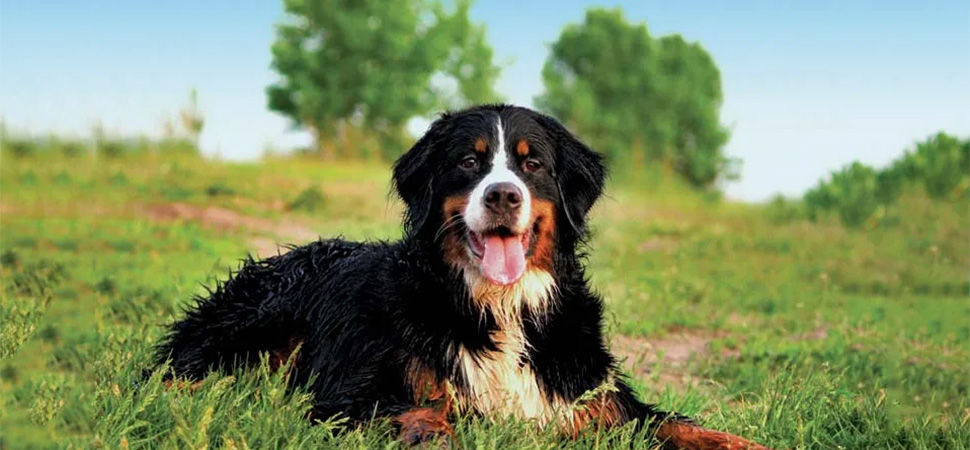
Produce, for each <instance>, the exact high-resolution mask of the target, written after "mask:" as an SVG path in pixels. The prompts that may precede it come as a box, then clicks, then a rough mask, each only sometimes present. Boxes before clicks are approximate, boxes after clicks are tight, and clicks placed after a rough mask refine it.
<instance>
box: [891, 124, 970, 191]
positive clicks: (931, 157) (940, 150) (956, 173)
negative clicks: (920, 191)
mask: <svg viewBox="0 0 970 450" xmlns="http://www.w3.org/2000/svg"><path fill="white" fill-rule="evenodd" d="M903 159H904V161H905V163H904V164H903V166H904V167H905V168H908V172H909V174H910V176H911V177H912V178H915V179H916V180H919V181H920V182H922V184H923V186H924V187H925V188H926V193H927V194H929V195H930V196H931V197H934V198H943V197H948V196H950V195H954V194H957V193H958V190H957V188H958V187H959V186H961V185H962V186H963V188H964V189H962V190H960V193H963V192H964V191H965V189H966V187H967V179H968V177H970V139H968V140H964V141H962V142H961V141H960V140H959V139H957V138H955V137H953V136H950V135H947V134H946V133H942V132H941V133H937V134H936V135H935V136H933V137H931V138H929V139H927V140H926V141H923V142H920V143H918V144H917V145H916V151H915V152H914V153H907V154H906V156H904V157H903Z"/></svg>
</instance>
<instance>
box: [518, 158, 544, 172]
mask: <svg viewBox="0 0 970 450" xmlns="http://www.w3.org/2000/svg"><path fill="white" fill-rule="evenodd" d="M541 168H542V162H540V161H539V160H538V159H532V158H529V159H527V160H525V162H524V163H522V170H525V171H526V172H535V171H537V170H539V169H541Z"/></svg>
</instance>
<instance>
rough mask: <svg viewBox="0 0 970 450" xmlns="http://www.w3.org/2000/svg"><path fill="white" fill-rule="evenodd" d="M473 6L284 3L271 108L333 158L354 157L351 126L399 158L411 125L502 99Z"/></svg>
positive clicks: (327, 0)
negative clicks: (472, 13) (464, 106)
mask: <svg viewBox="0 0 970 450" xmlns="http://www.w3.org/2000/svg"><path fill="white" fill-rule="evenodd" d="M469 7H470V1H469V0H458V1H456V2H455V4H454V8H453V10H451V11H449V10H447V9H446V8H445V7H444V6H443V5H442V4H441V3H438V2H436V1H431V0H405V1H393V2H387V1H382V0H284V8H285V10H286V13H287V15H288V17H287V19H286V20H285V21H284V22H283V23H281V24H279V25H278V26H277V37H276V41H275V42H274V43H273V46H272V54H273V61H272V67H273V68H274V69H275V70H276V71H277V72H278V73H279V75H280V80H279V81H278V82H277V83H275V84H273V85H271V86H269V87H268V88H267V95H268V98H269V108H270V109H271V110H274V111H277V112H280V113H282V114H284V115H286V116H288V117H290V118H291V119H293V121H294V122H295V123H296V124H297V125H299V126H303V127H306V128H307V129H309V130H311V131H312V132H313V133H314V135H315V137H316V140H317V143H318V145H319V146H320V148H321V150H322V151H323V152H324V154H325V155H328V156H335V155H337V156H339V155H342V154H346V153H348V151H349V149H347V148H346V147H347V146H348V142H347V139H346V135H347V133H348V128H354V129H364V130H366V131H367V132H368V133H370V134H375V135H376V136H378V137H379V139H380V141H381V144H382V145H381V148H382V152H383V154H384V156H388V157H390V156H392V155H394V154H396V153H397V152H398V151H400V150H401V149H402V148H403V146H402V145H401V144H402V142H401V141H402V140H403V139H404V137H405V130H404V125H405V123H406V122H407V121H408V120H409V119H411V118H413V117H415V116H422V115H427V114H430V113H431V112H432V111H434V110H437V109H441V108H449V107H456V106H460V105H462V104H465V103H478V102H485V101H495V100H496V99H497V95H496V93H495V92H494V90H493V87H492V86H493V82H494V80H495V78H496V77H497V76H498V73H499V69H498V67H497V66H495V65H494V64H493V63H492V49H491V47H490V46H489V45H488V44H487V42H486V41H485V29H484V27H483V26H481V25H477V24H473V23H472V22H471V21H470V19H469V17H468V10H469ZM433 79H434V80H435V82H433V81H432V80H433ZM442 80H450V81H449V82H442ZM449 84H453V85H455V86H456V87H455V88H453V89H448V86H449Z"/></svg>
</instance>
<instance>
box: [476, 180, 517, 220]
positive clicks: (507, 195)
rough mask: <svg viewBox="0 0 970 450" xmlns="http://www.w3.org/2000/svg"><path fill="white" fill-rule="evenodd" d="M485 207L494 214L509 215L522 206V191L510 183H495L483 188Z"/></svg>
mask: <svg viewBox="0 0 970 450" xmlns="http://www.w3.org/2000/svg"><path fill="white" fill-rule="evenodd" d="M485 206H486V207H487V208H488V209H490V210H492V211H493V212H496V213H500V214H501V213H509V212H513V211H515V210H517V209H519V206H522V191H520V190H519V188H518V187H516V186H515V185H514V184H512V183H508V182H504V183H495V184H491V185H489V186H488V187H487V188H485Z"/></svg>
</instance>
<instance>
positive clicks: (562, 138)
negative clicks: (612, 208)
mask: <svg viewBox="0 0 970 450" xmlns="http://www.w3.org/2000/svg"><path fill="white" fill-rule="evenodd" d="M604 170H605V169H604V167H603V163H602V157H601V156H600V155H599V154H597V153H595V152H594V151H592V150H590V148H589V147H587V146H586V145H584V144H583V143H582V142H580V141H579V140H578V139H576V137H574V136H573V135H572V134H571V133H570V132H569V131H568V130H566V129H565V128H564V127H563V126H562V125H561V124H560V123H559V122H558V121H556V120H555V119H553V118H551V117H548V116H545V115H542V114H539V113H537V112H534V111H531V110H528V109H525V108H519V107H513V106H505V105H495V106H480V107H475V108H472V109H468V110H465V111H460V112H455V113H447V114H444V115H443V116H442V117H441V118H439V119H438V120H437V121H435V122H434V123H433V124H432V125H431V127H430V128H429V130H428V132H427V133H426V134H425V135H424V137H422V138H421V139H420V140H419V141H418V142H417V143H416V144H415V145H414V147H412V148H411V150H409V151H408V152H407V153H406V154H404V156H402V157H401V158H400V159H399V160H398V161H397V163H396V164H395V166H394V183H395V186H396V188H397V191H398V193H399V195H400V196H401V199H403V200H404V203H405V204H406V206H407V212H406V216H405V230H406V233H407V235H408V236H409V237H411V238H417V239H421V240H423V241H425V242H430V243H434V244H435V245H438V246H439V248H440V250H441V252H442V257H443V259H444V260H445V261H446V262H447V263H449V264H450V265H451V266H453V267H455V268H456V269H460V270H464V271H466V272H469V271H477V272H478V273H480V274H481V275H482V276H483V277H484V278H485V279H487V280H488V281H489V282H491V283H493V284H497V285H510V284H514V283H516V282H517V281H518V280H519V279H520V278H521V277H522V275H523V274H524V273H525V272H526V270H528V269H530V268H536V269H542V270H545V271H551V270H552V269H553V267H552V266H553V264H554V260H555V257H556V252H562V251H568V252H573V251H574V250H573V249H574V247H575V243H576V241H578V240H580V239H582V238H583V236H584V234H585V229H586V214H587V212H588V211H589V209H590V208H591V207H592V206H593V203H594V202H595V201H596V199H597V198H598V197H599V195H600V192H601V191H602V189H603V178H604Z"/></svg>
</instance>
